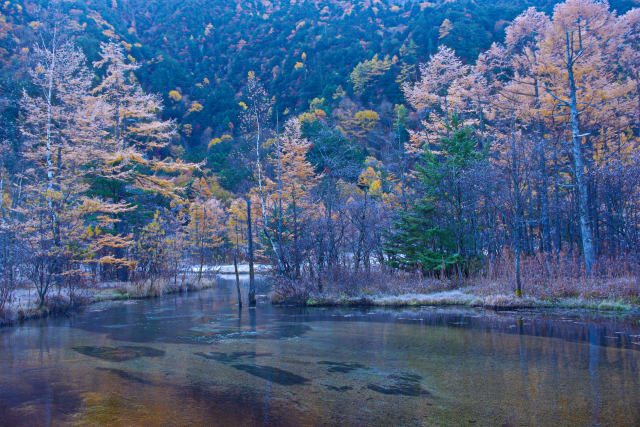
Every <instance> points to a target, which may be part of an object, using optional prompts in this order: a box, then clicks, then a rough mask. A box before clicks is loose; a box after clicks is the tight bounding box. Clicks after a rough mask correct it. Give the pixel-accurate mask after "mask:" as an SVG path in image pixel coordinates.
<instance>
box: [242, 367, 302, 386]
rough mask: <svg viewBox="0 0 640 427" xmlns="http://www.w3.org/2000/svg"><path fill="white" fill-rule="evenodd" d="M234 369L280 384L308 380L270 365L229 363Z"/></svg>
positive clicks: (300, 382)
mask: <svg viewBox="0 0 640 427" xmlns="http://www.w3.org/2000/svg"><path fill="white" fill-rule="evenodd" d="M231 366H233V367H234V368H235V369H238V370H240V371H243V372H246V373H248V374H251V375H253V376H256V377H258V378H262V379H265V380H268V381H272V382H274V383H276V384H280V385H300V384H306V383H308V382H309V380H308V379H307V378H304V377H301V376H300V375H297V374H294V373H293V372H289V371H285V370H284V369H280V368H274V367H272V366H261V365H231Z"/></svg>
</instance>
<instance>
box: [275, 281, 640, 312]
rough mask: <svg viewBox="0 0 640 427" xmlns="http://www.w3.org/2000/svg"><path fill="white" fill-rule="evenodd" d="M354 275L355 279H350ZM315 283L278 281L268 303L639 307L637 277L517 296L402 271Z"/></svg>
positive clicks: (481, 284)
mask: <svg viewBox="0 0 640 427" xmlns="http://www.w3.org/2000/svg"><path fill="white" fill-rule="evenodd" d="M354 276H357V277H354ZM332 279H333V280H331V279H328V278H325V279H324V280H321V281H320V282H319V283H320V284H318V283H317V282H314V281H312V280H309V279H306V280H305V279H302V280H298V281H293V280H289V279H277V280H276V285H275V291H274V296H273V302H274V303H275V304H296V305H305V306H336V305H342V306H387V307H406V306H427V305H463V306H470V307H486V308H492V309H497V310H500V309H518V308H573V309H579V308H582V309H593V310H608V311H631V310H636V309H638V302H639V301H640V284H639V283H638V279H637V278H617V279H614V278H608V279H605V278H589V279H580V280H579V279H575V280H568V279H566V278H563V279H562V281H560V284H559V285H557V286H532V287H530V288H526V289H525V294H524V296H522V297H517V296H516V295H515V293H514V291H513V289H514V286H513V283H511V281H509V280H486V279H478V280H469V281H465V282H455V281H451V280H444V281H443V280H438V279H434V278H421V277H419V276H415V275H410V274H406V273H392V274H389V273H381V272H376V273H369V274H365V273H361V274H359V275H355V274H349V273H345V272H334V274H333V276H332Z"/></svg>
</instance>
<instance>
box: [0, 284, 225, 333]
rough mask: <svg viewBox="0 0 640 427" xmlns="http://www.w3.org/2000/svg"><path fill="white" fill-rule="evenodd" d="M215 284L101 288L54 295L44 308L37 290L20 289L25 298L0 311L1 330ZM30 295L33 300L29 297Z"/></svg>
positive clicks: (134, 285)
mask: <svg viewBox="0 0 640 427" xmlns="http://www.w3.org/2000/svg"><path fill="white" fill-rule="evenodd" d="M214 284H215V279H213V278H203V279H202V280H201V281H200V282H198V281H197V280H195V279H190V278H185V279H182V280H178V281H174V280H173V279H157V280H154V281H150V280H147V281H142V282H136V283H132V282H124V283H112V284H102V286H100V287H90V288H84V289H82V290H80V291H77V292H76V294H74V295H73V297H71V298H70V297H69V296H68V295H65V294H64V293H61V292H56V293H52V294H51V295H50V296H49V297H48V298H47V300H46V302H45V304H44V305H42V306H41V305H40V304H39V303H38V301H37V299H36V297H35V292H33V290H32V291H31V292H29V293H28V294H27V291H28V290H26V289H19V290H17V291H16V293H17V294H18V295H20V296H21V298H20V297H14V298H13V300H12V301H11V302H9V303H7V304H6V305H5V307H4V309H3V310H2V311H0V327H1V326H10V325H14V324H19V323H21V322H24V321H26V320H33V319H40V318H45V317H49V316H55V315H65V316H68V315H70V314H72V313H74V312H78V311H81V310H82V309H84V308H85V307H87V306H89V305H91V304H95V303H98V302H103V301H118V300H130V299H146V298H155V297H161V296H163V295H169V294H175V293H180V292H189V291H199V290H202V289H208V288H212V287H213V286H214ZM26 295H29V296H28V297H26Z"/></svg>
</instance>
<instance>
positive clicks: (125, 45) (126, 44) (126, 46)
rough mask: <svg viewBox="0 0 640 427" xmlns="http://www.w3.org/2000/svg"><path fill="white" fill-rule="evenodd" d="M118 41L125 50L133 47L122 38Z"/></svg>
mask: <svg viewBox="0 0 640 427" xmlns="http://www.w3.org/2000/svg"><path fill="white" fill-rule="evenodd" d="M120 43H122V46H124V48H125V49H126V50H127V52H129V51H130V50H131V48H133V45H132V44H131V43H127V42H126V41H124V40H122V41H121V42H120Z"/></svg>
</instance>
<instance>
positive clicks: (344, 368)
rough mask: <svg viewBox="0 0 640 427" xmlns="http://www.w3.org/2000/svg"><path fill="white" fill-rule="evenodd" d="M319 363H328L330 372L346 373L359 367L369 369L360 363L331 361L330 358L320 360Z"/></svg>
mask: <svg viewBox="0 0 640 427" xmlns="http://www.w3.org/2000/svg"><path fill="white" fill-rule="evenodd" d="M318 364H319V365H327V366H328V368H327V371H329V372H339V373H342V374H346V373H349V372H351V371H355V370H357V369H369V368H367V367H366V366H364V365H362V364H360V363H345V362H331V361H328V360H322V361H320V362H318Z"/></svg>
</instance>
